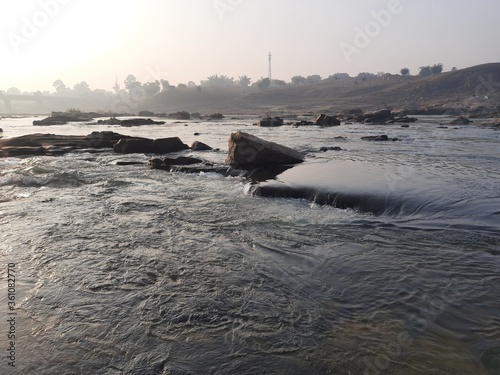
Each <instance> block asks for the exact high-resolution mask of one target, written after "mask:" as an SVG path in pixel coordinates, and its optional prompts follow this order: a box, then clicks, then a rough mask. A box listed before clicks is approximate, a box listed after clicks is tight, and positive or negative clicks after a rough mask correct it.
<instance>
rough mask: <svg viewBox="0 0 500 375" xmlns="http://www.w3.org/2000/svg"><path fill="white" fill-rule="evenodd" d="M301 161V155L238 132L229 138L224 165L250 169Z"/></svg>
mask: <svg viewBox="0 0 500 375" xmlns="http://www.w3.org/2000/svg"><path fill="white" fill-rule="evenodd" d="M303 161H304V155H303V154H302V153H300V152H298V151H296V150H294V149H291V148H289V147H286V146H283V145H280V144H277V143H274V142H269V141H265V140H263V139H261V138H258V137H256V136H254V135H251V134H248V133H244V132H241V131H238V132H236V133H233V134H231V136H230V137H229V153H228V156H227V159H226V164H229V165H232V166H234V167H237V168H244V169H251V168H258V167H269V166H276V165H286V164H296V163H301V162H303Z"/></svg>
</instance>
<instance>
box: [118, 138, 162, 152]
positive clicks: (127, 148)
mask: <svg viewBox="0 0 500 375" xmlns="http://www.w3.org/2000/svg"><path fill="white" fill-rule="evenodd" d="M113 150H114V151H115V152H118V153H120V154H136V153H144V154H147V153H154V145H153V140H152V139H146V138H132V139H120V140H119V141H118V143H116V144H115V145H114V147H113Z"/></svg>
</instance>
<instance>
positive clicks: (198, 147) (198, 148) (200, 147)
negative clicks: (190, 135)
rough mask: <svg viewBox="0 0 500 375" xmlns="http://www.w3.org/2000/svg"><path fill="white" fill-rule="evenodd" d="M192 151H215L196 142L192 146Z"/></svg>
mask: <svg viewBox="0 0 500 375" xmlns="http://www.w3.org/2000/svg"><path fill="white" fill-rule="evenodd" d="M191 150H193V151H211V150H213V148H212V147H210V146H209V145H207V144H205V143H203V142H200V141H195V142H193V144H192V145H191Z"/></svg>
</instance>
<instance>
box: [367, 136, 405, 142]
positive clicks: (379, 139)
mask: <svg viewBox="0 0 500 375" xmlns="http://www.w3.org/2000/svg"><path fill="white" fill-rule="evenodd" d="M361 139H362V140H363V141H369V142H386V141H393V142H394V141H397V140H398V139H397V138H389V137H388V136H387V134H381V135H369V136H366V137H361Z"/></svg>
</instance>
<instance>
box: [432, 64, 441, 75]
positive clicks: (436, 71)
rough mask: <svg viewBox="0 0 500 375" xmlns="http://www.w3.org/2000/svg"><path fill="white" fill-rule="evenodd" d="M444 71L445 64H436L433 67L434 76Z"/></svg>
mask: <svg viewBox="0 0 500 375" xmlns="http://www.w3.org/2000/svg"><path fill="white" fill-rule="evenodd" d="M442 71H443V64H434V65H433V66H432V67H431V72H432V74H440V73H441V72H442Z"/></svg>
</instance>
